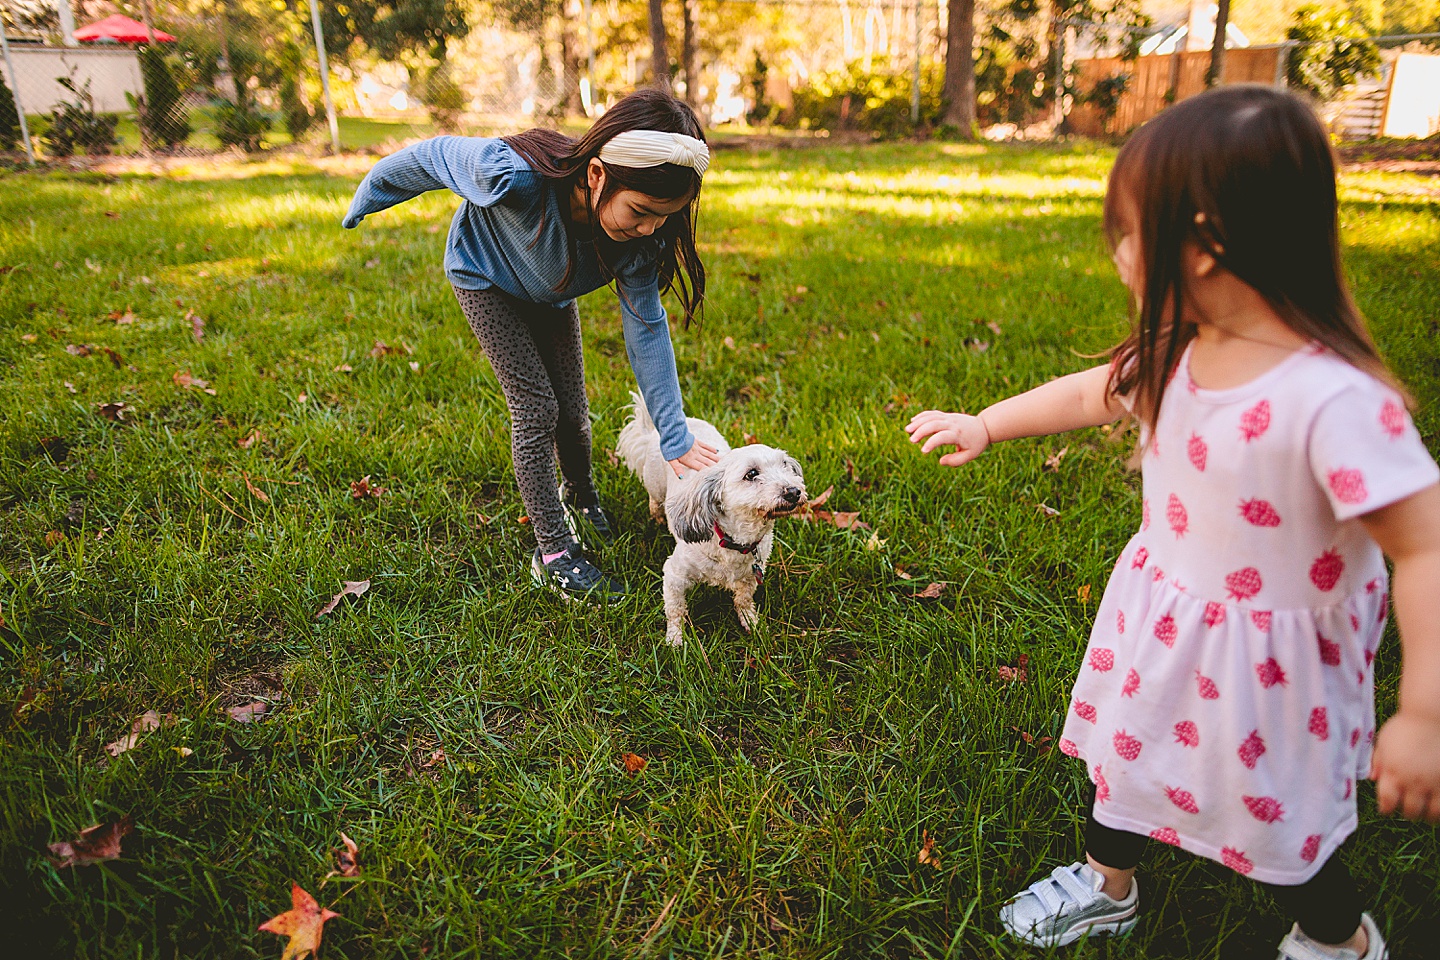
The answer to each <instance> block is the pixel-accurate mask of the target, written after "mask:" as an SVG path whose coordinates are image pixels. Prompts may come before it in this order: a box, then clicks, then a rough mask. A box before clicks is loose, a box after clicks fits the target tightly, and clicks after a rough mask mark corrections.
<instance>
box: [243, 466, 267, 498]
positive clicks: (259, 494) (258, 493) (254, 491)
mask: <svg viewBox="0 0 1440 960" xmlns="http://www.w3.org/2000/svg"><path fill="white" fill-rule="evenodd" d="M240 476H241V477H243V478H244V479H245V489H246V490H249V491H250V496H252V497H254V498H255V499H256V500H259V501H260V502H261V503H269V502H270V495H269V494H268V493H266V492H265V491H264V490H261V489H260V488H259V487H257V486H255V484H253V483H251V482H250V474H248V473H246V472H245V471H244V470H241V471H240Z"/></svg>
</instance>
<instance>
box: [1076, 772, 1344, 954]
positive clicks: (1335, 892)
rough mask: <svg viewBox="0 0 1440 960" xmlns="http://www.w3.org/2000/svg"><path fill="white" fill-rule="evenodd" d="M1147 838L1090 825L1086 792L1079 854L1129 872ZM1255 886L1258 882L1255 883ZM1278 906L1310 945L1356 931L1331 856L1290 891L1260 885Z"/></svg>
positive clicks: (1336, 856)
mask: <svg viewBox="0 0 1440 960" xmlns="http://www.w3.org/2000/svg"><path fill="white" fill-rule="evenodd" d="M1149 842H1150V838H1149V837H1143V836H1141V835H1140V834H1138V833H1129V832H1127V831H1124V830H1115V829H1112V828H1111V827H1107V826H1105V825H1104V824H1103V823H1100V822H1099V821H1098V820H1096V819H1095V786H1094V785H1093V784H1092V785H1091V786H1090V802H1089V809H1088V811H1087V818H1086V824H1085V852H1086V853H1088V854H1089V855H1090V856H1091V857H1093V858H1094V859H1095V861H1096V862H1097V863H1102V864H1104V865H1105V866H1107V867H1114V868H1115V869H1116V870H1133V869H1134V868H1135V865H1136V864H1138V863H1139V862H1140V856H1141V854H1143V853H1144V852H1145V847H1146V845H1147V844H1149ZM1257 882H1258V881H1257ZM1260 886H1262V887H1264V888H1265V889H1266V890H1268V891H1269V892H1270V895H1271V896H1273V897H1274V898H1275V901H1276V902H1277V903H1279V904H1280V909H1281V910H1283V911H1285V913H1286V914H1287V915H1289V916H1290V917H1292V918H1294V920H1295V922H1296V923H1298V924H1300V929H1301V930H1302V931H1304V933H1305V935H1306V936H1307V937H1309V938H1310V939H1312V940H1318V941H1320V942H1321V943H1328V944H1336V943H1344V942H1345V941H1346V940H1349V939H1350V937H1351V936H1353V935H1354V933H1355V931H1356V930H1357V929H1358V928H1359V926H1360V892H1359V891H1358V890H1356V889H1355V881H1354V880H1353V879H1351V877H1350V871H1349V870H1347V869H1345V864H1344V863H1343V862H1341V860H1340V853H1339V851H1336V852H1335V853H1332V854H1331V855H1330V859H1329V860H1326V861H1325V865H1324V866H1323V867H1321V868H1320V872H1319V873H1317V874H1315V876H1313V877H1311V878H1310V879H1309V880H1306V881H1305V882H1304V883H1302V884H1298V885H1296V886H1281V885H1280V884H1275V883H1261V884H1260Z"/></svg>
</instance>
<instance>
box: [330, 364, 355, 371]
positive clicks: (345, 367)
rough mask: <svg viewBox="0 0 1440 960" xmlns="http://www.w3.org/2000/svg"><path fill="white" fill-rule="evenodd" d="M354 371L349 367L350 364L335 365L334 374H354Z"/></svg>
mask: <svg viewBox="0 0 1440 960" xmlns="http://www.w3.org/2000/svg"><path fill="white" fill-rule="evenodd" d="M354 370H355V368H354V367H352V366H350V364H348V363H341V364H336V366H335V372H336V373H352V372H354Z"/></svg>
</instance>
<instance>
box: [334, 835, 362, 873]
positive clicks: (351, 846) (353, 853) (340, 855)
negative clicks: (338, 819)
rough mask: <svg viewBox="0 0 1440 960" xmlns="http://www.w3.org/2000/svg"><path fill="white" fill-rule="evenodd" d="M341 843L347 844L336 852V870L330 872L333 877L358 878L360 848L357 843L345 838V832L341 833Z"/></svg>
mask: <svg viewBox="0 0 1440 960" xmlns="http://www.w3.org/2000/svg"><path fill="white" fill-rule="evenodd" d="M340 842H341V843H343V844H345V846H343V847H341V848H340V849H339V850H336V851H335V869H334V870H332V871H330V876H332V877H358V876H360V848H359V847H358V846H356V844H355V841H354V840H351V839H350V838H349V837H347V836H345V831H343V830H342V831H340Z"/></svg>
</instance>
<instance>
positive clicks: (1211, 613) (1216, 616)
mask: <svg viewBox="0 0 1440 960" xmlns="http://www.w3.org/2000/svg"><path fill="white" fill-rule="evenodd" d="M1224 622H1225V604H1223V603H1216V602H1215V601H1214V600H1211V601H1210V602H1209V603H1207V604H1205V626H1207V627H1218V626H1220V624H1222V623H1224Z"/></svg>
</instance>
